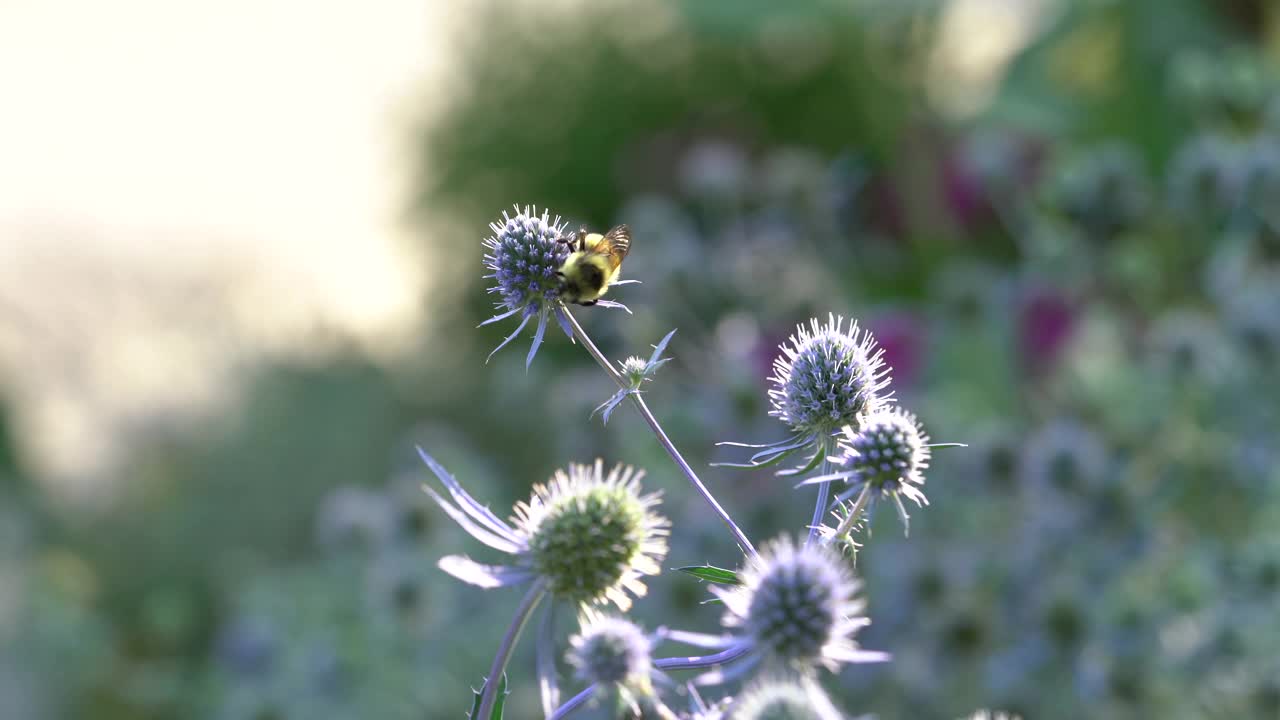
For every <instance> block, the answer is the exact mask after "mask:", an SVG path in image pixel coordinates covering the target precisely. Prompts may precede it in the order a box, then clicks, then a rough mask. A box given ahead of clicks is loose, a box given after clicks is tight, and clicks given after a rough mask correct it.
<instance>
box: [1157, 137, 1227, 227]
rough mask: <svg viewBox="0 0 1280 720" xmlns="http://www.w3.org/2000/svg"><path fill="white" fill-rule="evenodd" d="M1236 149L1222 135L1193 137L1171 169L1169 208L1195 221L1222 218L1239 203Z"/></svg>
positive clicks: (1179, 153) (1180, 152) (1179, 151)
mask: <svg viewBox="0 0 1280 720" xmlns="http://www.w3.org/2000/svg"><path fill="white" fill-rule="evenodd" d="M1239 159H1240V153H1239V151H1238V150H1237V148H1236V146H1235V145H1234V144H1233V143H1232V142H1231V141H1230V140H1228V139H1226V138H1224V137H1222V136H1221V135H1214V134H1203V135H1198V136H1196V137H1194V138H1191V139H1190V140H1188V141H1187V142H1186V144H1184V145H1183V146H1182V148H1181V149H1179V150H1178V153H1177V155H1176V156H1175V157H1174V159H1173V166H1172V167H1171V168H1170V169H1169V206H1170V207H1171V208H1172V209H1173V210H1174V211H1175V212H1179V213H1182V214H1184V215H1185V216H1186V217H1187V218H1189V219H1192V220H1199V219H1201V218H1204V217H1206V216H1207V217H1209V218H1220V217H1222V216H1223V215H1224V214H1225V213H1228V212H1230V211H1231V210H1232V209H1234V208H1235V206H1236V205H1237V204H1238V203H1239V173H1238V167H1239Z"/></svg>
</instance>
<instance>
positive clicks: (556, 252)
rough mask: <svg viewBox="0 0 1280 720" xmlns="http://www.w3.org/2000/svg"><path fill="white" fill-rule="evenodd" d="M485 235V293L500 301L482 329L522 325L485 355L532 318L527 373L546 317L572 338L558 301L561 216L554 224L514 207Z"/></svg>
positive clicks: (563, 247) (565, 251) (563, 253)
mask: <svg viewBox="0 0 1280 720" xmlns="http://www.w3.org/2000/svg"><path fill="white" fill-rule="evenodd" d="M489 229H490V230H492V231H493V234H492V235H490V236H489V237H488V238H486V239H485V241H484V246H485V248H487V249H488V250H489V252H488V254H486V255H485V256H484V261H485V263H484V264H485V267H486V268H488V269H489V270H491V271H492V272H491V273H489V274H488V275H485V278H488V279H492V280H493V282H494V284H493V285H492V286H491V287H489V289H488V291H489V292H491V293H495V294H497V295H498V296H499V297H500V298H501V299H500V300H499V301H498V303H497V305H496V309H497V311H498V314H496V315H494V316H493V317H491V318H489V319H488V320H485V321H484V322H482V323H480V325H481V326H484V325H488V324H489V323H494V322H498V321H499V320H505V319H507V318H509V317H511V316H513V315H519V316H520V325H519V326H517V327H516V329H515V332H513V333H511V334H510V335H509V336H507V339H506V340H503V341H502V343H501V344H499V345H498V347H496V348H494V349H493V352H491V353H489V357H490V358H492V357H493V355H494V353H497V352H498V351H499V350H501V349H502V348H503V347H505V346H506V345H507V343H509V342H511V341H512V340H514V339H515V338H516V336H517V335H519V334H520V332H521V331H522V330H524V328H525V326H526V325H528V324H529V321H530V320H531V319H533V318H534V317H535V316H536V317H537V318H538V327H537V330H536V331H535V332H534V334H533V344H532V345H531V346H530V347H529V355H528V356H527V357H526V358H525V367H526V368H528V367H529V365H530V364H531V363H532V362H533V356H534V355H536V354H537V352H538V348H539V347H540V346H541V345H542V338H543V335H544V334H545V333H546V330H547V318H548V317H550V316H555V319H556V322H558V323H559V324H560V328H561V329H562V330H564V333H565V335H568V336H569V337H570V338H572V337H573V328H572V326H571V325H570V324H569V319H568V317H567V316H566V315H565V312H566V311H565V308H564V303H563V301H562V300H561V299H560V284H561V277H560V274H559V273H560V268H561V267H563V266H564V262H565V260H566V259H567V258H568V257H569V254H570V252H571V248H570V243H568V242H565V240H566V239H567V238H568V237H569V236H568V235H567V234H566V225H565V223H563V222H561V220H560V216H559V215H557V216H556V217H555V218H554V219H552V218H551V217H550V215H549V214H548V213H547V211H546V210H543V212H542V214H541V215H539V214H538V211H537V208H534V207H530V206H527V205H526V206H525V208H524V210H523V211H522V210H520V207H519V206H516V207H515V215H511V214H510V213H508V212H505V211H504V212H503V213H502V220H501V221H500V222H492V223H489ZM629 282H636V281H635V280H620V281H616V282H614V283H613V284H614V285H621V284H624V283H629ZM597 305H598V306H600V307H608V308H620V309H623V310H626V309H627V308H626V306H625V305H623V304H622V303H618V302H612V301H606V300H601V301H600V302H599V303H597ZM628 312H629V311H628ZM486 362H487V360H486Z"/></svg>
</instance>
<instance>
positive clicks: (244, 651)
mask: <svg viewBox="0 0 1280 720" xmlns="http://www.w3.org/2000/svg"><path fill="white" fill-rule="evenodd" d="M278 634H279V631H278V629H277V628H276V627H275V625H274V624H273V623H272V622H271V621H270V620H269V619H267V618H265V617H260V616H253V615H242V616H238V617H235V618H233V619H232V620H231V622H229V623H227V624H226V625H224V626H223V627H222V629H221V630H219V632H218V637H217V640H216V647H217V657H218V660H219V661H220V662H221V663H222V664H224V665H225V666H226V668H227V669H228V670H229V671H230V672H232V673H235V674H236V675H239V676H242V677H244V678H245V679H249V680H252V679H262V678H265V677H266V676H267V674H268V673H269V672H270V671H271V669H272V666H273V665H274V664H275V662H276V661H277V659H278V656H279V655H280V650H281V648H280V638H279V637H278Z"/></svg>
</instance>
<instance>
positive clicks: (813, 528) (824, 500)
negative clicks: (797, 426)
mask: <svg viewBox="0 0 1280 720" xmlns="http://www.w3.org/2000/svg"><path fill="white" fill-rule="evenodd" d="M817 452H820V453H822V464H821V465H819V466H818V474H819V475H828V474H830V473H831V463H830V462H829V461H828V460H827V444H826V442H822V441H820V442H819V443H818V450H817ZM830 502H831V483H825V482H824V483H818V502H817V503H816V504H814V506H813V521H812V522H810V523H809V537H807V538H805V541H804V544H805V545H812V544H813V539H814V538H816V537H817V536H818V526H819V525H821V524H822V519H823V518H825V517H826V515H827V505H829V504H830Z"/></svg>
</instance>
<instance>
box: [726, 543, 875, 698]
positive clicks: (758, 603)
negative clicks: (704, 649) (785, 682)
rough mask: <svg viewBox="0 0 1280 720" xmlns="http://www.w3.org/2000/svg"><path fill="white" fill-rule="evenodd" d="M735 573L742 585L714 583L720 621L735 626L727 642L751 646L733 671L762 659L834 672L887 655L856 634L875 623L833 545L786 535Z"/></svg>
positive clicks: (773, 664) (745, 648) (772, 664)
mask: <svg viewBox="0 0 1280 720" xmlns="http://www.w3.org/2000/svg"><path fill="white" fill-rule="evenodd" d="M738 578H739V580H740V584H739V585H736V586H733V587H731V588H726V587H722V586H712V587H711V590H712V592H714V593H715V594H716V595H717V596H719V597H720V599H721V600H723V601H724V605H725V614H724V618H723V620H722V624H723V625H724V626H726V627H728V628H730V629H731V630H733V631H736V634H735V636H734V639H733V640H732V641H731V643H730V647H736V648H738V649H740V650H743V651H745V652H746V656H745V658H744V659H743V660H742V661H741V663H740V664H739V666H738V667H737V668H736V669H735V670H734V675H736V674H739V673H743V672H746V671H747V670H748V669H750V668H751V667H753V666H754V665H756V664H757V663H759V662H761V661H763V662H764V663H765V664H766V665H767V666H769V667H771V668H776V669H778V670H789V671H797V672H800V673H801V674H808V673H810V672H812V671H813V670H815V669H816V668H817V667H819V666H822V667H826V668H827V669H829V670H831V671H832V672H835V671H836V670H838V669H839V667H840V666H841V665H842V664H844V663H863V662H882V661H884V660H887V659H888V655H886V654H885V653H880V652H871V651H867V650H862V649H860V648H859V647H858V645H857V644H856V643H855V642H854V640H853V635H854V634H855V633H856V632H857V631H858V630H859V629H861V628H863V627H865V626H866V625H868V624H869V623H870V622H871V621H870V620H868V619H867V618H866V617H863V616H862V614H861V613H862V611H863V608H864V607H865V604H864V603H863V601H862V600H861V599H860V598H858V597H857V596H856V595H857V592H858V589H859V586H860V584H859V583H858V581H857V580H856V579H854V577H853V573H852V572H850V570H849V567H848V565H847V564H846V563H845V561H844V560H843V559H842V558H841V557H840V555H839V554H838V553H837V552H836V551H835V550H832V549H830V548H828V547H827V546H825V545H822V544H818V543H815V544H810V545H802V544H799V543H796V542H794V541H793V540H792V539H791V538H790V537H788V536H783V537H781V538H779V539H777V540H775V541H773V542H772V543H770V544H768V545H767V546H766V547H765V548H764V549H763V550H762V552H761V553H760V555H759V556H758V557H755V558H752V559H751V560H750V561H749V563H748V565H747V567H746V568H744V569H743V570H742V571H740V572H739V573H738ZM724 679H728V676H726V677H725V678H724Z"/></svg>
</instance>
